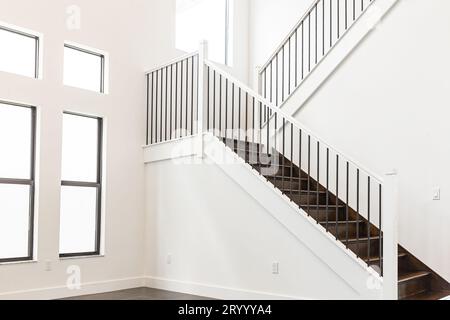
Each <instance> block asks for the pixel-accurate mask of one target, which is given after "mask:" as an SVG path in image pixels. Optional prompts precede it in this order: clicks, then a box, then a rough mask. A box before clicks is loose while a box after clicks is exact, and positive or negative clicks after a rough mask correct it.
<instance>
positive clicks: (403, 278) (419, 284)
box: [398, 271, 431, 299]
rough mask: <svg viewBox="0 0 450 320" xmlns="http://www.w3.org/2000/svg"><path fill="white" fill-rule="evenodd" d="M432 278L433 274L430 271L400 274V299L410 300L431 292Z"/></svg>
mask: <svg viewBox="0 0 450 320" xmlns="http://www.w3.org/2000/svg"><path fill="white" fill-rule="evenodd" d="M430 276H431V273H430V272H428V271H415V272H410V273H405V274H399V279H398V294H399V299H404V298H408V297H411V296H414V295H418V294H421V293H425V292H427V291H430V289H431V288H430Z"/></svg>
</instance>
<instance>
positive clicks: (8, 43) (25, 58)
mask: <svg viewBox="0 0 450 320" xmlns="http://www.w3.org/2000/svg"><path fill="white" fill-rule="evenodd" d="M0 48H1V50H0V70H1V71H6V72H11V73H16V74H20V75H23V76H28V77H32V78H34V77H35V76H36V70H35V69H36V68H35V63H36V39H35V38H32V37H27V36H24V35H20V34H17V33H14V32H10V31H6V30H3V29H1V28H0Z"/></svg>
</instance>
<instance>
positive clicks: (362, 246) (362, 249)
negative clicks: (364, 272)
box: [340, 237, 380, 266]
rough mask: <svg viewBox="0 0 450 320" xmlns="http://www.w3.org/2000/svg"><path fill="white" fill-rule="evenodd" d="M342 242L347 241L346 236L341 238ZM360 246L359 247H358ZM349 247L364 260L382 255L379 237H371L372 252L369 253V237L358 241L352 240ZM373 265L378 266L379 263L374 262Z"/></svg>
mask: <svg viewBox="0 0 450 320" xmlns="http://www.w3.org/2000/svg"><path fill="white" fill-rule="evenodd" d="M340 240H341V242H343V243H344V245H346V243H345V237H343V238H340ZM358 246H359V247H358ZM348 249H349V250H351V251H352V252H353V253H355V254H356V255H357V256H358V257H360V258H361V259H362V260H364V261H365V260H367V259H368V258H372V257H379V256H380V250H379V249H380V240H379V239H371V240H370V253H369V241H367V239H365V240H361V241H360V242H359V245H358V243H357V242H356V241H355V242H350V243H349V244H348ZM373 265H376V266H378V265H379V263H377V262H374V263H373Z"/></svg>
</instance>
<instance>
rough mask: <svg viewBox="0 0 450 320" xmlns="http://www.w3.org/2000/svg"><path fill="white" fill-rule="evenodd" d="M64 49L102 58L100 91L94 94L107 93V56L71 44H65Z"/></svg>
mask: <svg viewBox="0 0 450 320" xmlns="http://www.w3.org/2000/svg"><path fill="white" fill-rule="evenodd" d="M64 48H67V49H71V50H75V51H78V52H82V53H86V54H90V55H93V56H96V57H99V58H100V91H94V92H99V93H105V55H104V54H101V53H98V52H95V51H91V50H87V49H83V48H80V47H77V46H74V45H71V44H67V43H65V44H64ZM80 89H83V88H80Z"/></svg>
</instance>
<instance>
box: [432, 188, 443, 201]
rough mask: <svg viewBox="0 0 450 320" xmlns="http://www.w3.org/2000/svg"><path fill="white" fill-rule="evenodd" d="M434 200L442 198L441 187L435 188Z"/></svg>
mask: <svg viewBox="0 0 450 320" xmlns="http://www.w3.org/2000/svg"><path fill="white" fill-rule="evenodd" d="M433 200H434V201H439V200H441V188H435V189H434V190H433Z"/></svg>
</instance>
